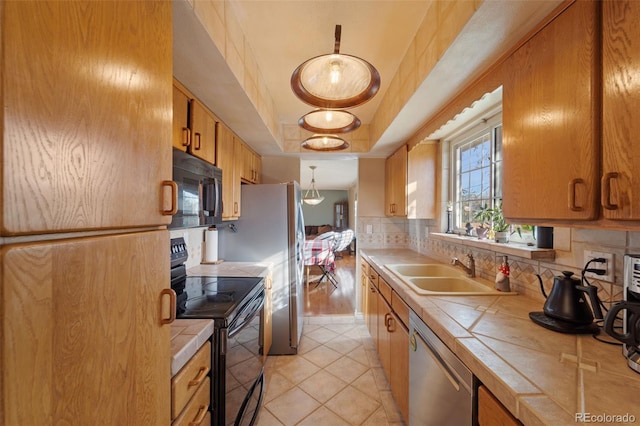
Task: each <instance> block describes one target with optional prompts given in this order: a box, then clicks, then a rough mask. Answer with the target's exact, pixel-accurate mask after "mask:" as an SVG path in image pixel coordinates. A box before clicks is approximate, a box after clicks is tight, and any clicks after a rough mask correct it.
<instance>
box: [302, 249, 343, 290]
mask: <svg viewBox="0 0 640 426" xmlns="http://www.w3.org/2000/svg"><path fill="white" fill-rule="evenodd" d="M335 259H336V258H335V253H334V251H333V241H332V240H329V239H314V240H305V242H304V266H305V268H306V283H307V284H309V268H310V267H311V266H318V267H319V268H320V270H321V271H322V276H321V277H320V278H319V279H318V281H317V282H316V287H317V286H318V285H320V283H321V282H323V281H324V279H325V278H326V279H327V280H328V281H329V282H330V283H331V284H333V286H334V287H338V280H337V279H336V277H335V275H334V271H335V268H336V263H335Z"/></svg>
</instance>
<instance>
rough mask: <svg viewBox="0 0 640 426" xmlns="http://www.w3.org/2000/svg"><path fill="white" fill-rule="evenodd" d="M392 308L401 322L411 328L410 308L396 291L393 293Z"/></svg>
mask: <svg viewBox="0 0 640 426" xmlns="http://www.w3.org/2000/svg"><path fill="white" fill-rule="evenodd" d="M391 308H392V309H393V310H394V312H395V313H396V315H398V318H400V321H402V322H403V323H404V326H405V327H406V328H409V307H408V306H407V304H406V303H404V300H402V299H401V298H400V296H398V293H396V292H395V291H394V292H393V293H391Z"/></svg>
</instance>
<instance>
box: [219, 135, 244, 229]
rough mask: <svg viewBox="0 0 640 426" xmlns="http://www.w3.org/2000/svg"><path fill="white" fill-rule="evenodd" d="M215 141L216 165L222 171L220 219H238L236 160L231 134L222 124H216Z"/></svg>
mask: <svg viewBox="0 0 640 426" xmlns="http://www.w3.org/2000/svg"><path fill="white" fill-rule="evenodd" d="M216 140H217V141H218V152H217V164H218V167H220V168H221V169H222V219H224V220H235V219H237V218H238V215H237V211H238V208H239V204H238V201H237V200H236V197H237V195H236V192H237V191H238V190H237V189H236V184H235V182H234V179H235V176H236V170H235V169H236V160H235V158H234V155H235V152H234V137H233V133H232V132H231V130H230V129H229V128H228V127H227V126H225V125H224V124H223V123H217V124H216ZM238 185H239V182H238Z"/></svg>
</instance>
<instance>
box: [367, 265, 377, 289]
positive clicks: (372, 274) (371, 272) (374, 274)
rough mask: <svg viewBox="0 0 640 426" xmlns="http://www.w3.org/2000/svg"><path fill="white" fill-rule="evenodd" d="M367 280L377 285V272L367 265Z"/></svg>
mask: <svg viewBox="0 0 640 426" xmlns="http://www.w3.org/2000/svg"><path fill="white" fill-rule="evenodd" d="M369 280H371V282H372V283H373V285H374V286H376V287H378V273H377V272H376V270H375V269H373V268H372V267H371V266H369Z"/></svg>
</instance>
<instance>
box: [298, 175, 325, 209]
mask: <svg viewBox="0 0 640 426" xmlns="http://www.w3.org/2000/svg"><path fill="white" fill-rule="evenodd" d="M309 168H310V169H311V188H309V189H307V192H305V194H304V198H303V199H302V200H303V201H304V202H305V203H307V204H309V205H310V206H317V205H318V204H320V203H321V202H322V200H324V197H323V196H321V195H320V193H319V192H318V190H317V189H316V177H315V171H316V166H309Z"/></svg>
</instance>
